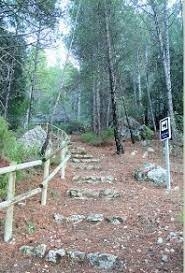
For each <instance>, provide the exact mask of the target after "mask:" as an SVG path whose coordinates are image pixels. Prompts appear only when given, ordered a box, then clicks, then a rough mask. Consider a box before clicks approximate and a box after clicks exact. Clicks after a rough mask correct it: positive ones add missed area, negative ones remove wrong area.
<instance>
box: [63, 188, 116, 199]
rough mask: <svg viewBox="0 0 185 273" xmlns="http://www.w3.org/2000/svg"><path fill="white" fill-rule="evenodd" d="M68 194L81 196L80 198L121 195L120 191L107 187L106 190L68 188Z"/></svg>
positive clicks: (109, 197)
mask: <svg viewBox="0 0 185 273" xmlns="http://www.w3.org/2000/svg"><path fill="white" fill-rule="evenodd" d="M68 195H69V196H70V197H71V198H79V199H84V198H98V197H100V198H107V199H112V198H117V197H120V193H119V192H117V191H116V190H114V189H105V190H91V189H82V190H80V189H71V190H68Z"/></svg>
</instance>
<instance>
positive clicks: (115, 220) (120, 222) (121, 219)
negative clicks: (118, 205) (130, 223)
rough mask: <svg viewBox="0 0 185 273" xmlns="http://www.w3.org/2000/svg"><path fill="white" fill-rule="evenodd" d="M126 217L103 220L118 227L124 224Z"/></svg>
mask: <svg viewBox="0 0 185 273" xmlns="http://www.w3.org/2000/svg"><path fill="white" fill-rule="evenodd" d="M126 219H127V217H126V216H125V217H124V218H122V217H120V216H112V217H106V218H105V220H106V221H107V222H109V223H111V224H113V225H119V224H122V223H123V222H125V221H126Z"/></svg>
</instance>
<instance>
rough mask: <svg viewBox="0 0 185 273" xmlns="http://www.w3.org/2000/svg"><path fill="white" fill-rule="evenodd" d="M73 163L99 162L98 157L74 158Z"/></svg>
mask: <svg viewBox="0 0 185 273" xmlns="http://www.w3.org/2000/svg"><path fill="white" fill-rule="evenodd" d="M72 162H73V163H99V162H100V160H99V159H97V158H72Z"/></svg>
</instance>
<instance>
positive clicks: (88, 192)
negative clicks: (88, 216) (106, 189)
mask: <svg viewBox="0 0 185 273" xmlns="http://www.w3.org/2000/svg"><path fill="white" fill-rule="evenodd" d="M83 196H84V197H87V198H97V197H99V191H97V190H90V189H86V190H84V191H83Z"/></svg>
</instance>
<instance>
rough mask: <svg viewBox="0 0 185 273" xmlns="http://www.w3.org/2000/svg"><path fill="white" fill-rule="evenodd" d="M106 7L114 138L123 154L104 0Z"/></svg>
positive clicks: (107, 26) (107, 22) (118, 150)
mask: <svg viewBox="0 0 185 273" xmlns="http://www.w3.org/2000/svg"><path fill="white" fill-rule="evenodd" d="M104 9H105V33H106V43H107V59H108V72H109V82H110V91H111V101H112V116H113V127H114V138H115V143H116V149H117V154H121V153H124V150H123V145H122V143H121V137H120V133H119V126H118V116H117V102H116V81H115V80H116V77H115V73H114V66H113V52H112V43H111V36H110V25H109V16H108V9H107V4H106V1H104Z"/></svg>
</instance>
